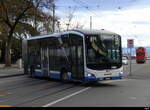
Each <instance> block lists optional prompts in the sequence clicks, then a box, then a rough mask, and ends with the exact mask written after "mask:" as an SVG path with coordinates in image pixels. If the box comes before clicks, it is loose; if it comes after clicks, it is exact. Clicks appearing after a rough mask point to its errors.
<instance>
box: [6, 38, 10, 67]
mask: <svg viewBox="0 0 150 110" xmlns="http://www.w3.org/2000/svg"><path fill="white" fill-rule="evenodd" d="M5 67H11V41H10V40H8V41H6V43H5Z"/></svg>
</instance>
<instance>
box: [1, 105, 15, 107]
mask: <svg viewBox="0 0 150 110" xmlns="http://www.w3.org/2000/svg"><path fill="white" fill-rule="evenodd" d="M0 107H14V106H12V105H0Z"/></svg>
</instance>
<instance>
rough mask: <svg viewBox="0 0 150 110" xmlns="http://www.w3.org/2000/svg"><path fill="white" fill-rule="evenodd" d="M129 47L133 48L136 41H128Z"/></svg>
mask: <svg viewBox="0 0 150 110" xmlns="http://www.w3.org/2000/svg"><path fill="white" fill-rule="evenodd" d="M127 46H128V48H133V47H134V39H128V40H127Z"/></svg>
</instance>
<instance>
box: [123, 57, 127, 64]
mask: <svg viewBox="0 0 150 110" xmlns="http://www.w3.org/2000/svg"><path fill="white" fill-rule="evenodd" d="M122 64H125V65H127V64H128V58H127V57H125V56H123V57H122Z"/></svg>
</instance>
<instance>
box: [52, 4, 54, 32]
mask: <svg viewBox="0 0 150 110" xmlns="http://www.w3.org/2000/svg"><path fill="white" fill-rule="evenodd" d="M52 5H53V33H54V32H55V4H54V2H53V4H52Z"/></svg>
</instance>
